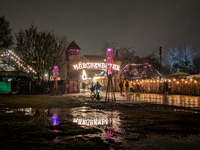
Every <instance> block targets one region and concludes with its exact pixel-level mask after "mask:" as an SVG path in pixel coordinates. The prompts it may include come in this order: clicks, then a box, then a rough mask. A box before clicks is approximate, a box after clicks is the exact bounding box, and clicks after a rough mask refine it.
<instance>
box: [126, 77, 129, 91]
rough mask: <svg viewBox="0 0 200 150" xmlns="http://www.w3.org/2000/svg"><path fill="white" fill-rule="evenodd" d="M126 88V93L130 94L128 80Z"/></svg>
mask: <svg viewBox="0 0 200 150" xmlns="http://www.w3.org/2000/svg"><path fill="white" fill-rule="evenodd" d="M125 86H126V93H128V91H129V90H128V88H129V83H128V80H126V84H125Z"/></svg>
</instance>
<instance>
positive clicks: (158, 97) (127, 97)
mask: <svg viewBox="0 0 200 150" xmlns="http://www.w3.org/2000/svg"><path fill="white" fill-rule="evenodd" d="M101 93H102V99H101V100H100V101H105V96H106V91H102V92H101ZM64 96H76V97H87V98H89V97H90V91H89V90H86V91H85V92H84V93H83V92H82V93H73V94H64ZM115 97H116V102H117V103H152V104H165V105H172V106H179V107H193V108H197V109H198V108H200V96H189V95H163V94H151V93H132V92H130V93H128V94H126V92H123V94H122V95H121V94H120V92H115Z"/></svg>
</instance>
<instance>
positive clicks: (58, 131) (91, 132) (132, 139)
mask: <svg viewBox="0 0 200 150" xmlns="http://www.w3.org/2000/svg"><path fill="white" fill-rule="evenodd" d="M85 104H87V103H85ZM174 111H183V110H182V109H174ZM185 111H186V112H190V111H188V110H185ZM0 112H1V113H6V114H8V115H12V114H15V113H20V116H21V113H23V114H24V115H26V116H30V118H31V121H32V122H33V123H36V122H38V121H40V122H42V123H43V124H44V125H43V126H42V128H44V129H43V130H44V131H45V132H42V133H37V134H36V135H37V136H38V137H40V136H45V135H46V134H47V137H45V138H46V139H45V140H48V139H50V140H51V142H53V143H67V144H70V142H72V141H73V142H75V143H78V142H80V143H81V142H83V143H87V142H91V143H94V144H100V145H101V144H102V143H105V144H107V145H110V146H109V148H110V149H112V148H113V149H132V148H133V147H134V148H135V149H143V147H144V148H146V147H147V146H148V145H151V146H152V145H153V146H154V145H156V144H157V147H156V148H159V147H162V145H159V143H160V141H161V142H163V141H167V142H166V144H165V146H167V145H169V144H170V143H176V144H177V143H178V144H180V143H184V141H186V139H188V138H192V137H191V136H187V137H185V138H180V139H179V138H172V137H168V136H161V135H156V134H154V132H151V134H149V135H146V134H145V135H142V133H143V132H142V131H140V130H136V129H137V128H141V126H137V123H135V122H136V121H137V120H134V121H132V120H131V119H129V120H126V122H125V121H124V120H125V118H124V117H125V114H124V117H123V113H122V112H120V111H118V110H115V111H111V110H100V109H91V108H90V107H87V106H84V107H76V108H50V109H38V108H20V109H9V108H3V109H1V111H0ZM145 120H147V119H145ZM128 123H129V125H128V126H127V125H125V124H128ZM150 125H153V124H150ZM156 127H159V128H160V129H161V130H162V129H163V128H161V127H162V126H159V124H158V125H157V126H156ZM125 129H126V130H125ZM141 129H144V128H141ZM153 129H154V128H153ZM70 130H71V131H70ZM28 131H29V130H28ZM28 131H27V132H28ZM47 131H48V132H47ZM34 132H35V131H34ZM146 133H148V132H146ZM143 136H144V137H143ZM197 138H199V137H195V140H196V139H197ZM195 140H194V141H195ZM155 143H156V144H155ZM102 147H103V146H102ZM153 148H155V147H153ZM173 148H174V147H173ZM173 148H172V149H173ZM100 149H101V146H100Z"/></svg>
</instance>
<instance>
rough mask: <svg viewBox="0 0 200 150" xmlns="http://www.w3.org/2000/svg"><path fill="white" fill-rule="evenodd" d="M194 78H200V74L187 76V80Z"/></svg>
mask: <svg viewBox="0 0 200 150" xmlns="http://www.w3.org/2000/svg"><path fill="white" fill-rule="evenodd" d="M192 78H200V74H194V75H189V76H187V79H192Z"/></svg>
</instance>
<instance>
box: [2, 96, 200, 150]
mask: <svg viewBox="0 0 200 150" xmlns="http://www.w3.org/2000/svg"><path fill="white" fill-rule="evenodd" d="M0 108H1V109H0V133H1V134H0V139H1V141H0V147H2V148H3V149H91V150H93V149H110V150H111V149H136V150H146V149H147V150H157V149H158V150H169V149H170V150H171V149H176V150H177V149H181V150H183V149H188V150H190V149H192V150H195V149H197V150H198V149H199V146H200V119H199V118H200V111H199V110H198V109H193V108H184V107H176V106H168V105H158V104H149V103H114V102H105V101H91V100H90V99H88V98H85V97H83V96H76V95H74V96H49V95H0ZM20 108H32V109H34V113H33V114H32V115H25V112H24V111H19V110H17V109H20ZM80 108H81V109H80ZM83 108H86V110H83V111H82V109H83ZM54 109H58V110H59V115H60V116H61V115H62V117H63V118H64V119H61V121H60V123H59V124H58V125H52V124H50V123H48V119H47V118H49V117H50V115H52V112H51V111H53V110H54ZM76 109H77V110H76ZM74 110H76V112H75V113H74V112H73V111H74ZM99 111H101V114H103V115H107V114H109V113H108V112H112V113H110V114H111V115H110V116H108V119H109V117H110V118H111V119H112V118H118V120H116V121H115V122H114V121H113V124H112V123H111V124H110V125H109V124H107V125H105V124H104V125H101V126H100V125H99V126H87V125H86V126H83V125H82V126H81V125H80V124H77V123H75V122H73V118H76V117H77V116H78V115H76V114H79V115H80V114H83V116H84V115H88V116H91V114H95V115H99V114H100V113H99ZM37 112H39V113H37ZM47 112H48V113H47ZM72 112H73V113H72ZM95 115H94V116H95ZM114 115H115V116H114ZM75 116H76V117H75ZM116 122H117V123H116ZM104 131H105V133H107V134H104ZM108 131H109V132H108ZM109 133H111V134H109ZM106 135H107V136H106Z"/></svg>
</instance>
